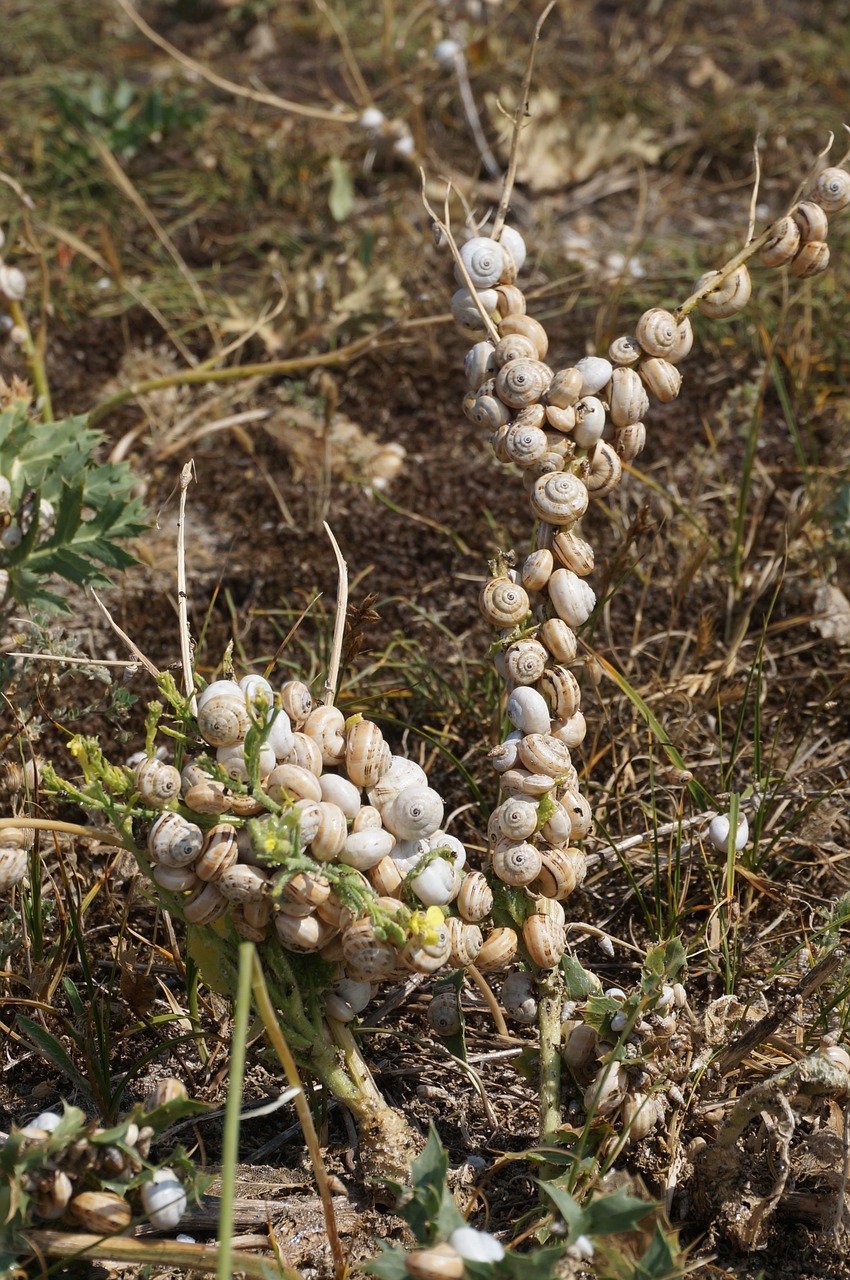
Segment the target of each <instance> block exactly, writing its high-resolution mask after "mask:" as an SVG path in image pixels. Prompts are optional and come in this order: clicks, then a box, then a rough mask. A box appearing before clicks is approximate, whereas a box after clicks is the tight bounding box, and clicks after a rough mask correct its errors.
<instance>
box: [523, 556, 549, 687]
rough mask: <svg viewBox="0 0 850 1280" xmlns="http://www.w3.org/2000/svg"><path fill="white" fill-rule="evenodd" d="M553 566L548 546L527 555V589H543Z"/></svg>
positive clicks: (525, 561)
mask: <svg viewBox="0 0 850 1280" xmlns="http://www.w3.org/2000/svg"><path fill="white" fill-rule="evenodd" d="M553 567H554V560H553V557H552V552H551V551H550V550H549V549H548V547H540V548H539V549H538V550H537V551H532V552H531V554H530V555H528V556H526V558H525V560H524V561H523V565H522V570H521V573H520V579H521V581H522V585H523V586H524V587H525V589H526V591H542V590H543V588H544V587H545V586H546V583H547V582H548V581H549V575H550V574H551V572H552V569H553ZM514 678H515V677H514Z"/></svg>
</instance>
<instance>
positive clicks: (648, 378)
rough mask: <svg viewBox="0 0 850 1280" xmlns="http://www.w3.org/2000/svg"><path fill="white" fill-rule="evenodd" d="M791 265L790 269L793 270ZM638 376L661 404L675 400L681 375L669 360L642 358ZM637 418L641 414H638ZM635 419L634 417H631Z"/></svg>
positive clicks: (680, 383)
mask: <svg viewBox="0 0 850 1280" xmlns="http://www.w3.org/2000/svg"><path fill="white" fill-rule="evenodd" d="M793 269H794V268H793V265H792V267H791V270H792V271H793ZM640 376H641V377H642V378H643V380H644V382H645V383H646V385H647V387H648V388H649V390H650V391H651V392H652V394H653V395H654V396H656V397H657V398H658V399H659V400H660V401H661V403H662V404H669V402H670V401H671V400H675V399H676V396H677V395H678V394H679V388H680V387H681V385H682V375H681V373H679V370H678V369H677V368H676V366H675V365H674V364H671V363H670V361H669V360H663V359H661V358H659V357H653V358H652V359H651V360H644V361H643V363H642V364H641V366H640ZM638 417H639V418H642V417H643V414H642V413H641V414H639V415H638ZM632 421H635V419H632ZM618 425H620V426H628V423H619V424H618Z"/></svg>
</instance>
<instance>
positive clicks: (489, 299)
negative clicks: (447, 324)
mask: <svg viewBox="0 0 850 1280" xmlns="http://www.w3.org/2000/svg"><path fill="white" fill-rule="evenodd" d="M476 299H477V301H476ZM498 301H499V299H498V297H497V296H496V291H495V290H494V289H481V290H480V291H478V292H476V293H474V294H473V293H470V291H469V290H468V289H467V288H465V287H464V288H462V289H456V290H455V292H454V293H453V294H452V300H451V304H450V306H451V312H452V315H453V317H454V319H455V322H456V323H457V324H459V325H460V326H461V328H463V329H473V330H476V331H477V330H481V329H484V328H485V327H486V326H485V324H484V319H483V317H482V315H481V311H482V309H483V311H484V313H485V315H488V316H489V315H492V313H493V312H494V311H495V310H496V304H497V303H498ZM479 304H480V305H479Z"/></svg>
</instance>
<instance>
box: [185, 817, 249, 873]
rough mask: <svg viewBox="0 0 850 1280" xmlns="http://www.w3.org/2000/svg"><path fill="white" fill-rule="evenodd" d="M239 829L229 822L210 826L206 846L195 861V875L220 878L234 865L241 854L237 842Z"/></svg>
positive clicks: (205, 841)
mask: <svg viewBox="0 0 850 1280" xmlns="http://www.w3.org/2000/svg"><path fill="white" fill-rule="evenodd" d="M236 836H237V830H236V827H234V826H232V825H231V823H229V822H220V823H218V825H217V826H215V827H210V829H209V831H208V832H207V834H206V837H205V839H204V847H203V849H202V850H201V853H200V855H199V857H198V859H197V861H196V862H195V866H194V871H195V875H196V876H198V877H199V879H201V880H218V878H219V876H220V875H221V874H222V872H223V871H226V870H227V868H228V867H232V866H233V864H234V863H235V862H236V860H237V858H238V856H239V849H238V846H237V843H236Z"/></svg>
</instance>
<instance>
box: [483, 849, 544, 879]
mask: <svg viewBox="0 0 850 1280" xmlns="http://www.w3.org/2000/svg"><path fill="white" fill-rule="evenodd" d="M541 866H542V863H541V859H540V854H539V852H538V850H537V849H536V848H535V846H534V845H533V844H527V843H525V842H523V843H520V844H517V843H515V842H514V841H513V840H506V841H504V842H503V843H502V844H499V845H497V846H496V848H495V849H494V850H493V870H494V872H495V873H496V875H497V876H498V877H499V879H500V880H501V881H502V883H503V884H510V885H513V886H514V887H515V888H517V887H519V886H521V885H526V884H531V882H532V880H536V879H537V877H538V876H539V874H540V868H541Z"/></svg>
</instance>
